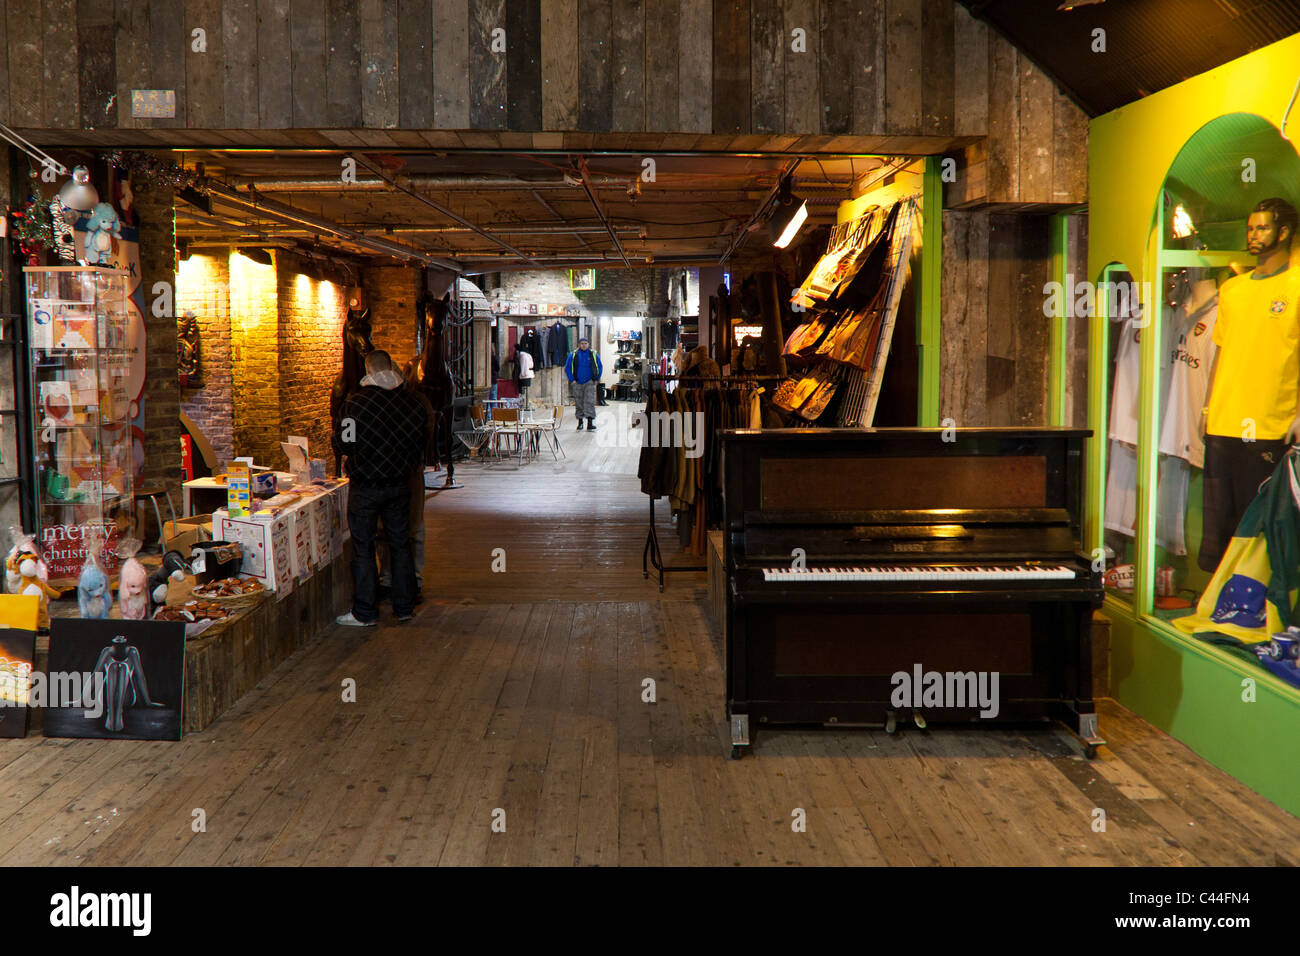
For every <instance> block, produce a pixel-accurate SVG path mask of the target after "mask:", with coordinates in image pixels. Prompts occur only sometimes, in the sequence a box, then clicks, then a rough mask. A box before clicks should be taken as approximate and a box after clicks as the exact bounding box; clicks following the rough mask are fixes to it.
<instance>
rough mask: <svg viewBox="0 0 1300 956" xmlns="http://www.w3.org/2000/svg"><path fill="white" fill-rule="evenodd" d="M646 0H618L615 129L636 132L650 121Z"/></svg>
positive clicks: (616, 19) (616, 3)
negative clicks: (647, 79)
mask: <svg viewBox="0 0 1300 956" xmlns="http://www.w3.org/2000/svg"><path fill="white" fill-rule="evenodd" d="M645 8H646V4H645V0H614V48H613V52H614V62H613V70H614V88H613V101H614V112H613V123H612V126H613V129H614V130H616V131H619V132H634V131H636V130H642V129H645V128H646V127H645V122H646V116H645V114H646V84H645V77H646V73H645V71H646V19H645Z"/></svg>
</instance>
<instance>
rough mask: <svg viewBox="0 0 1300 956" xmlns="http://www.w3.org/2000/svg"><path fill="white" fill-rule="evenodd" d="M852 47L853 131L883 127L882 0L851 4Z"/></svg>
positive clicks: (883, 8) (878, 131) (883, 54)
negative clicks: (852, 18) (852, 19)
mask: <svg viewBox="0 0 1300 956" xmlns="http://www.w3.org/2000/svg"><path fill="white" fill-rule="evenodd" d="M851 7H852V10H853V15H854V17H855V20H854V22H853V25H852V30H851V33H852V36H853V48H852V50H851V57H850V61H849V66H850V68H851V69H852V71H853V131H854V132H869V133H883V132H884V131H885V116H886V108H885V67H884V64H885V0H860V2H858V3H854V4H852V5H851Z"/></svg>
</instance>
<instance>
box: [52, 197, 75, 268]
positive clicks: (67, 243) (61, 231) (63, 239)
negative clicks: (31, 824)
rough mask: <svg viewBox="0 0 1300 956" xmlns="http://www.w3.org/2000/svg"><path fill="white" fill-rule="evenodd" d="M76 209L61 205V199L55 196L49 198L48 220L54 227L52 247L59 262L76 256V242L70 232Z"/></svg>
mask: <svg viewBox="0 0 1300 956" xmlns="http://www.w3.org/2000/svg"><path fill="white" fill-rule="evenodd" d="M76 215H77V213H76V211H75V210H72V209H69V208H68V207H67V206H65V205H63V200H62V199H60V198H59V197H58V196H55V197H54V198H53V199H51V200H50V221H51V223H52V224H53V229H54V248H55V251H56V252H58V254H59V260H60V261H61V262H74V261H76V258H77V243H76V239H75V238H74V237H73V234H72V223H73V221H74V220H75V218H76Z"/></svg>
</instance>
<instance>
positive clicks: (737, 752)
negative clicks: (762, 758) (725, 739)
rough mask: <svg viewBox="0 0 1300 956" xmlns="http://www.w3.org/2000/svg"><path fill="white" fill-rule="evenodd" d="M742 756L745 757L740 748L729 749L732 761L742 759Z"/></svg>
mask: <svg viewBox="0 0 1300 956" xmlns="http://www.w3.org/2000/svg"><path fill="white" fill-rule="evenodd" d="M743 756H745V751H744V750H742V749H741V748H740V747H732V748H731V759H732V760H739V759H740V758H741V757H743Z"/></svg>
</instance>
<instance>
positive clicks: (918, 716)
mask: <svg viewBox="0 0 1300 956" xmlns="http://www.w3.org/2000/svg"><path fill="white" fill-rule="evenodd" d="M912 722H913V723H914V724H916V727H917V729H918V730H925V729H926V724H925V716H924V715H923V714H922V713H921V712H920V711H919V710H914V711H912Z"/></svg>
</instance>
